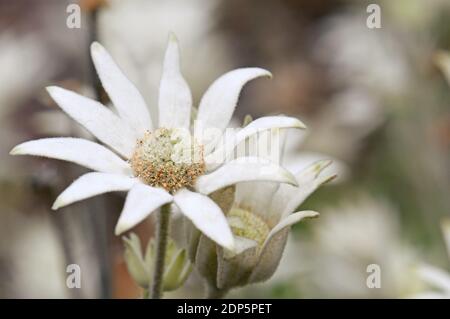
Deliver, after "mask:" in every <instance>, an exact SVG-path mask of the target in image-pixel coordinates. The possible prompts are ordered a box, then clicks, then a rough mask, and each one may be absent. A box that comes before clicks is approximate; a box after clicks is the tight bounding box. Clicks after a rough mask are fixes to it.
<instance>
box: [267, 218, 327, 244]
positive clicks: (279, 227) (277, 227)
mask: <svg viewBox="0 0 450 319" xmlns="http://www.w3.org/2000/svg"><path fill="white" fill-rule="evenodd" d="M317 216H319V213H318V212H315V211H312V210H304V211H301V212H296V213H292V214H291V215H289V216H287V217H285V218H283V219H282V220H281V221H280V222H279V223H278V224H276V225H275V227H274V228H272V230H271V231H270V233H269V234H268V235H267V238H266V240H265V243H264V244H266V243H267V242H268V241H269V240H270V238H272V237H273V236H275V235H276V234H277V233H278V232H280V231H282V230H283V229H285V228H286V227H289V226H292V225H294V224H296V223H298V222H300V221H301V220H302V219H304V218H315V217H317Z"/></svg>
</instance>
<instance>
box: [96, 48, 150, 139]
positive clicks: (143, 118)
mask: <svg viewBox="0 0 450 319" xmlns="http://www.w3.org/2000/svg"><path fill="white" fill-rule="evenodd" d="M91 55H92V60H93V61H94V65H95V68H96V70H97V73H98V76H99V78H100V80H101V82H102V84H103V87H104V88H105V91H106V93H108V96H109V98H110V99H111V101H112V102H113V104H114V106H115V108H116V109H117V111H118V112H119V115H120V117H121V118H122V119H123V120H124V121H125V122H126V123H127V124H128V125H129V126H130V127H131V128H132V129H133V130H135V132H136V133H137V136H142V135H143V134H144V132H145V131H146V130H151V129H152V124H151V119H150V113H149V111H148V108H147V105H146V103H145V101H144V98H143V97H142V95H141V94H140V93H139V91H138V89H137V88H136V87H135V86H134V84H133V83H131V81H130V80H128V78H127V77H126V76H125V75H124V74H123V72H122V70H121V69H120V68H119V67H118V66H117V64H116V63H115V62H114V60H113V58H112V57H111V55H109V53H108V52H107V51H106V50H105V48H104V47H102V46H101V45H100V43H97V42H94V43H92V45H91Z"/></svg>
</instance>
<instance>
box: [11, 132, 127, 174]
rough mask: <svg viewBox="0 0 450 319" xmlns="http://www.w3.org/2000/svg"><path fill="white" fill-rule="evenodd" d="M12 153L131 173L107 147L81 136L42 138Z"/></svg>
mask: <svg viewBox="0 0 450 319" xmlns="http://www.w3.org/2000/svg"><path fill="white" fill-rule="evenodd" d="M11 154H12V155H35V156H43V157H49V158H55V159H59V160H63V161H69V162H73V163H76V164H78V165H81V166H84V167H87V168H90V169H92V170H95V171H99V172H104V173H117V174H124V175H130V174H131V169H130V166H129V164H128V163H127V162H125V161H124V160H122V159H121V158H120V157H119V156H117V155H116V154H114V153H113V152H112V151H110V150H109V149H107V148H106V147H104V146H102V145H100V144H97V143H94V142H91V141H88V140H84V139H81V138H73V137H55V138H42V139H39V140H34V141H29V142H25V143H22V144H19V145H17V146H16V147H14V149H13V150H12V151H11Z"/></svg>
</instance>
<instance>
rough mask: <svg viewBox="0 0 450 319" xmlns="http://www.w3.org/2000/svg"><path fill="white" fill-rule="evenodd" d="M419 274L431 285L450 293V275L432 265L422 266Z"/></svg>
mask: <svg viewBox="0 0 450 319" xmlns="http://www.w3.org/2000/svg"><path fill="white" fill-rule="evenodd" d="M418 274H419V276H420V277H421V278H422V280H424V281H425V282H426V283H428V284H429V285H431V286H433V287H435V288H439V289H442V290H444V291H445V292H447V293H450V274H449V273H447V272H445V271H444V270H442V269H439V268H436V267H433V266H431V265H422V266H420V267H419V269H418Z"/></svg>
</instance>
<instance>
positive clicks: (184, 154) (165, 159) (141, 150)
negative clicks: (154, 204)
mask: <svg viewBox="0 0 450 319" xmlns="http://www.w3.org/2000/svg"><path fill="white" fill-rule="evenodd" d="M130 164H131V168H132V169H133V173H134V175H135V176H136V177H139V178H140V179H141V180H142V181H143V182H144V183H146V184H148V185H150V186H153V187H163V188H164V189H166V190H167V191H169V192H171V193H174V192H176V191H177V190H179V189H180V188H183V187H189V186H193V185H194V183H195V180H196V179H197V177H198V176H200V175H202V174H203V173H204V172H205V162H204V160H203V147H202V146H201V145H199V144H197V143H196V141H195V140H194V138H193V137H192V136H191V134H190V133H189V132H188V131H185V130H181V129H167V128H159V129H157V130H155V131H153V132H146V133H145V134H144V137H143V138H142V139H140V140H138V142H137V144H136V148H135V150H134V153H133V155H132V157H131V159H130Z"/></svg>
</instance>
